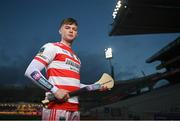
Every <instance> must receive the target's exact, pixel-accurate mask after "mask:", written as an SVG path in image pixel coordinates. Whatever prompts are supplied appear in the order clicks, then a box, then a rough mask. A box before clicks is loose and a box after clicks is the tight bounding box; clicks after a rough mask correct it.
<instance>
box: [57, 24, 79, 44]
mask: <svg viewBox="0 0 180 121" xmlns="http://www.w3.org/2000/svg"><path fill="white" fill-rule="evenodd" d="M59 33H60V34H61V39H63V40H65V41H67V42H69V43H72V42H73V40H74V39H75V38H76V37H77V26H76V25H75V24H71V25H70V24H64V25H62V26H61V28H60V30H59Z"/></svg>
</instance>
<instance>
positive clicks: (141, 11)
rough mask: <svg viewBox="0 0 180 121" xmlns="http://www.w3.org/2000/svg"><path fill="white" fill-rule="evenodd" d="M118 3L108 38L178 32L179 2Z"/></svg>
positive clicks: (127, 0) (143, 0)
mask: <svg viewBox="0 0 180 121" xmlns="http://www.w3.org/2000/svg"><path fill="white" fill-rule="evenodd" d="M119 1H120V2H119ZM119 1H118V3H117V5H116V8H115V9H114V12H113V16H114V21H113V23H112V29H111V31H110V33H109V36H116V35H130V34H150V33H174V32H180V17H179V15H180V0H119Z"/></svg>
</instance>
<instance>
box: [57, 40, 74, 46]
mask: <svg viewBox="0 0 180 121" xmlns="http://www.w3.org/2000/svg"><path fill="white" fill-rule="evenodd" d="M60 42H61V43H63V44H64V45H66V46H68V47H71V45H72V43H69V42H67V41H65V40H61V41H60Z"/></svg>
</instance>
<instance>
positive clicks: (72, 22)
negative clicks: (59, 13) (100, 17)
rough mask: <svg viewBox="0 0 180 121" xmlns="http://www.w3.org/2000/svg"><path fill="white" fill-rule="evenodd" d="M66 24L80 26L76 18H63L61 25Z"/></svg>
mask: <svg viewBox="0 0 180 121" xmlns="http://www.w3.org/2000/svg"><path fill="white" fill-rule="evenodd" d="M64 24H69V25H72V24H75V25H76V26H78V23H77V21H76V20H75V19H74V18H66V19H64V20H62V22H61V24H60V27H61V26H62V25H64Z"/></svg>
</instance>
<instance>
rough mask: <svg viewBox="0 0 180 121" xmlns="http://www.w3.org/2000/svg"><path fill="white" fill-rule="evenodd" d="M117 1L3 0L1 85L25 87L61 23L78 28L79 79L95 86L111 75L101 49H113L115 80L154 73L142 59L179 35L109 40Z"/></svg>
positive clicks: (0, 12)
mask: <svg viewBox="0 0 180 121" xmlns="http://www.w3.org/2000/svg"><path fill="white" fill-rule="evenodd" d="M115 4H116V0H1V1H0V77H1V79H0V83H3V84H29V82H30V80H28V79H26V78H25V77H24V71H25V69H26V67H27V66H28V64H29V63H30V61H31V60H32V59H33V57H34V56H35V54H36V53H37V52H38V50H39V49H40V47H41V46H42V45H43V44H45V43H47V42H55V41H59V35H58V27H59V23H60V21H61V20H62V19H64V18H66V17H73V18H75V19H77V20H78V23H79V37H78V38H77V39H76V40H75V42H74V44H73V49H74V50H75V52H76V53H77V54H78V55H79V57H80V59H81V61H82V69H81V79H82V82H84V83H90V82H94V81H95V80H97V79H98V78H100V76H101V74H102V73H103V72H108V73H109V71H110V68H109V63H108V61H107V60H105V58H104V49H105V48H107V47H112V49H113V59H112V64H113V65H114V68H115V70H114V71H115V78H116V79H117V80H120V79H129V78H132V77H139V76H142V74H141V71H142V70H143V71H144V72H145V73H146V74H151V73H153V72H156V70H155V66H156V65H157V64H158V62H156V63H152V64H146V63H145V60H146V59H147V58H149V57H150V56H151V55H153V54H154V53H155V52H157V51H158V50H159V49H160V48H162V47H164V46H165V45H166V44H168V43H169V42H171V41H173V40H175V39H176V38H177V37H178V36H179V35H180V33H175V34H155V35H153V34H149V35H131V36H116V37H109V36H108V33H109V31H110V29H111V25H110V24H111V23H112V22H113V19H112V12H113V9H114V7H115Z"/></svg>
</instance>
